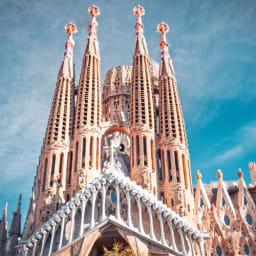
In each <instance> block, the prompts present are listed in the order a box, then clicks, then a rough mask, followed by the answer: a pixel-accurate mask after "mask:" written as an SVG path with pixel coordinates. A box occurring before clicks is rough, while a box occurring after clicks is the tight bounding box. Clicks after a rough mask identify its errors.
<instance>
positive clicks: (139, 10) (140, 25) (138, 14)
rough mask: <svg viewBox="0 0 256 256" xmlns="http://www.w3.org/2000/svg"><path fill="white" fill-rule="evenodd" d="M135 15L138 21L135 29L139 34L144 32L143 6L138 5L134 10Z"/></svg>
mask: <svg viewBox="0 0 256 256" xmlns="http://www.w3.org/2000/svg"><path fill="white" fill-rule="evenodd" d="M133 14H134V15H135V16H136V17H137V21H136V24H135V29H136V31H137V32H140V31H141V32H142V31H143V27H144V26H143V23H142V20H141V16H143V15H144V14H145V9H144V8H143V7H142V6H141V5H137V6H135V7H134V8H133Z"/></svg>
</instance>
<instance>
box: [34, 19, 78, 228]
mask: <svg viewBox="0 0 256 256" xmlns="http://www.w3.org/2000/svg"><path fill="white" fill-rule="evenodd" d="M65 31H66V32H67V34H68V39H67V42H66V44H65V53H64V58H63V60H62V63H61V67H60V70H59V73H58V79H57V83H56V89H55V93H54V97H53V101H52V106H51V111H50V116H49V119H48V125H47V129H46V134H45V138H44V143H43V147H42V154H41V158H40V164H39V173H38V176H37V179H38V184H39V193H38V198H37V206H36V218H35V220H36V222H35V229H36V228H38V227H39V226H40V225H41V224H42V223H43V222H44V221H45V220H46V219H47V218H48V217H49V216H50V215H51V214H52V213H54V212H55V211H56V210H58V208H59V206H60V205H61V204H63V203H64V202H65V198H64V191H65V187H66V169H67V168H66V163H67V158H68V151H69V146H70V136H71V131H72V122H73V106H74V85H75V77H74V65H73V48H74V46H75V43H74V40H73V37H72V35H73V33H75V32H77V29H76V26H75V25H74V24H72V23H69V24H67V25H66V26H65Z"/></svg>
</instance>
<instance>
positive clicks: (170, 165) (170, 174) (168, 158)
mask: <svg viewBox="0 0 256 256" xmlns="http://www.w3.org/2000/svg"><path fill="white" fill-rule="evenodd" d="M167 160H168V174H169V181H172V162H171V152H170V151H169V150H168V151H167Z"/></svg>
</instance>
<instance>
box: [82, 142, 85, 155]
mask: <svg viewBox="0 0 256 256" xmlns="http://www.w3.org/2000/svg"><path fill="white" fill-rule="evenodd" d="M85 152H86V138H83V152H82V157H85Z"/></svg>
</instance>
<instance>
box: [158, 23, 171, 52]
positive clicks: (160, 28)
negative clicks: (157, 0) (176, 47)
mask: <svg viewBox="0 0 256 256" xmlns="http://www.w3.org/2000/svg"><path fill="white" fill-rule="evenodd" d="M157 32H159V33H161V39H160V47H161V49H162V54H163V53H164V51H163V50H164V48H165V47H168V46H169V44H168V42H167V39H166V33H168V32H169V26H168V24H166V23H165V22H161V23H160V24H158V25H157Z"/></svg>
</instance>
